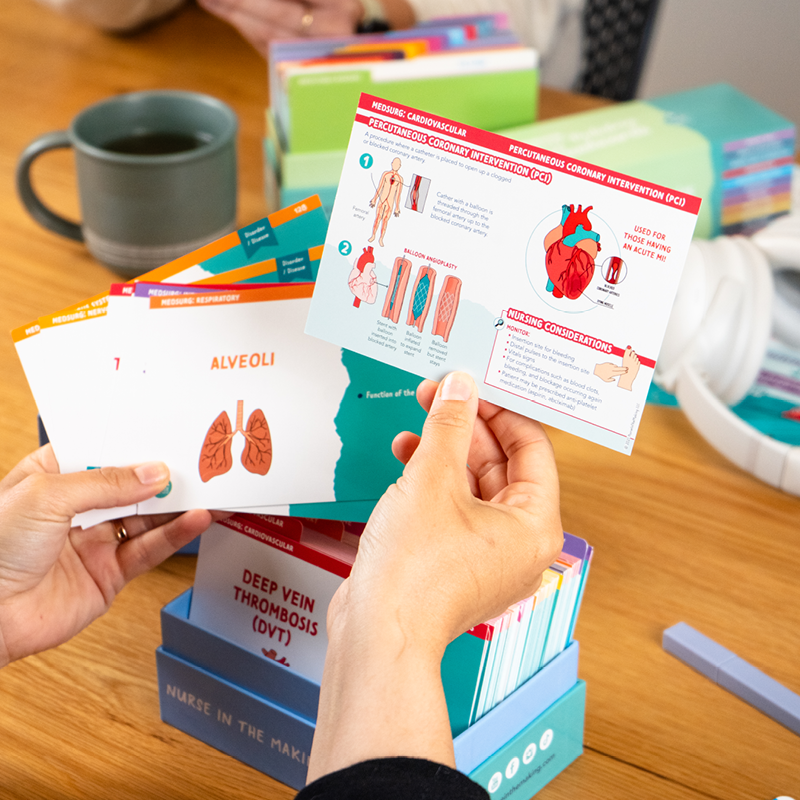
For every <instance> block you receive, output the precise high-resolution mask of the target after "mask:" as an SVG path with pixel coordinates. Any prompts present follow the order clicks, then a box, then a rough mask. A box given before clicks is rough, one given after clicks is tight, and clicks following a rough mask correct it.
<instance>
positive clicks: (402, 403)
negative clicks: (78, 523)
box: [104, 284, 424, 513]
mask: <svg viewBox="0 0 800 800" xmlns="http://www.w3.org/2000/svg"><path fill="white" fill-rule="evenodd" d="M312 291H313V285H311V284H293V285H285V286H274V287H268V288H266V287H265V288H252V289H247V290H245V289H241V290H240V289H236V290H233V289H231V290H228V291H223V292H210V293H207V294H182V295H179V296H158V297H151V298H150V299H149V300H148V301H147V302H148V307H147V312H146V314H144V315H142V314H137V323H136V327H135V333H136V337H137V350H138V352H139V354H140V358H141V361H140V362H139V363H140V364H141V366H142V368H141V369H139V370H133V371H132V372H131V373H130V374H128V375H127V376H126V382H125V383H124V384H122V385H121V387H120V391H119V392H117V393H116V394H118V395H119V397H120V398H124V399H121V400H120V402H119V403H118V404H115V405H114V406H113V407H112V409H111V416H110V417H109V425H108V431H107V435H106V447H105V449H104V462H105V463H107V464H124V463H136V462H138V461H141V460H144V459H160V460H163V461H165V462H166V463H167V464H169V466H170V471H171V476H172V483H171V487H170V489H169V491H168V492H167V493H166V494H165V495H164V496H161V497H157V498H154V499H152V500H149V501H147V502H145V503H141V504H139V506H138V510H139V512H140V513H151V512H162V511H164V512H166V511H181V510H185V509H187V508H194V507H204V508H249V507H270V506H281V505H289V504H303V503H330V502H333V501H340V500H344V501H355V500H376V499H377V498H379V497H380V496H381V495H382V494H383V492H384V491H385V490H386V487H387V486H388V485H389V484H391V483H392V482H394V481H395V480H396V479H397V478H398V477H399V475H400V473H401V471H402V466H401V465H400V463H399V462H397V461H396V459H395V458H394V456H393V455H392V453H391V441H392V439H393V438H394V436H395V435H396V434H397V433H398V432H400V430H414V431H418V430H419V429H420V427H421V422H422V419H423V418H424V414H423V413H422V411H421V409H420V408H419V406H418V404H417V402H416V395H415V390H416V384H417V380H416V379H415V378H414V377H413V376H411V375H408V374H406V373H402V372H400V371H398V370H396V369H394V368H390V367H387V366H385V365H381V364H378V363H377V362H374V361H373V360H371V359H367V358H364V357H363V356H359V355H357V354H353V353H348V352H346V351H342V350H341V349H340V348H338V347H336V346H333V345H330V344H328V343H324V342H320V341H319V340H317V339H314V338H313V337H309V336H305V335H304V334H303V325H304V323H305V319H306V317H307V314H308V306H309V302H310V296H311V294H312ZM131 420H135V423H134V424H131Z"/></svg>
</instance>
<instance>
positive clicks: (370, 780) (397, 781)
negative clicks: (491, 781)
mask: <svg viewBox="0 0 800 800" xmlns="http://www.w3.org/2000/svg"><path fill="white" fill-rule="evenodd" d="M488 797H489V795H488V793H487V792H486V791H485V790H484V789H483V788H481V787H480V786H478V784H477V783H475V782H474V781H472V780H470V779H469V778H468V777H467V776H466V775H464V774H462V773H461V772H458V771H457V770H454V769H452V768H451V767H447V766H445V765H444V764H437V763H436V762H434V761H427V760H425V759H422V758H376V759H373V760H371V761H361V762H360V763H358V764H353V766H351V767H347V768H346V769H341V770H339V771H338V772H331V773H330V774H329V775H323V776H322V777H321V778H319V779H318V780H316V781H314V782H313V783H311V784H309V785H308V786H306V787H305V789H301V790H300V792H299V793H298V794H297V796H296V798H295V800H488Z"/></svg>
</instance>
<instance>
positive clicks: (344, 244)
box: [339, 239, 353, 256]
mask: <svg viewBox="0 0 800 800" xmlns="http://www.w3.org/2000/svg"><path fill="white" fill-rule="evenodd" d="M339 252H340V253H341V254H342V255H343V256H349V255H350V253H352V252H353V245H351V244H350V242H348V241H347V239H342V241H341V242H339Z"/></svg>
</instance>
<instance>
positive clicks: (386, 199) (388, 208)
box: [368, 158, 403, 247]
mask: <svg viewBox="0 0 800 800" xmlns="http://www.w3.org/2000/svg"><path fill="white" fill-rule="evenodd" d="M401 164H402V162H401V161H400V159H399V158H395V159H394V160H393V161H392V168H391V169H390V170H386V172H384V173H383V174H382V175H381V179H380V180H379V181H378V187H377V188H376V189H375V194H374V195H373V197H372V200H370V201H369V207H370V208H374V209H375V221H374V222H373V223H372V236H371V237H370V238H369V239H368V241H369V242H374V241H375V236H376V235H377V232H378V227H379V226H380V229H381V233H380V237H379V239H378V244H379V245H380V246H381V247H383V237H384V236H385V235H386V228H387V226H388V225H389V218H390V217H391V216H392V213H394V215H395V216H396V217H399V216H400V196H401V193H402V191H403V178H402V176H401V175H400V172H399V170H400V167H401Z"/></svg>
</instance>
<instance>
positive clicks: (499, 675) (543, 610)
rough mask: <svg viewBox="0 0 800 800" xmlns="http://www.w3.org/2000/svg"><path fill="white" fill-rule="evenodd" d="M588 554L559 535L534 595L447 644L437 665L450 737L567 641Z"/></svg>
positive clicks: (589, 551)
mask: <svg viewBox="0 0 800 800" xmlns="http://www.w3.org/2000/svg"><path fill="white" fill-rule="evenodd" d="M592 552H593V551H592V548H591V547H589V545H587V543H586V542H585V541H584V540H583V539H579V538H578V537H576V536H572V535H570V534H568V533H567V534H564V549H563V550H562V552H561V555H560V556H559V557H558V559H557V560H556V562H555V563H554V564H552V565H551V566H550V568H549V569H547V570H546V571H545V573H544V575H543V576H542V585H541V587H540V588H539V589H538V590H537V592H536V593H535V594H534V595H533V596H531V597H528V598H527V599H525V600H523V601H522V602H520V603H518V604H517V605H515V606H512V607H511V608H509V609H508V610H507V611H506V612H505V614H503V615H502V616H500V617H497V618H496V619H493V620H489V621H488V622H486V623H485V624H483V625H479V626H478V627H476V628H473V629H472V630H470V631H468V632H467V633H464V634H462V635H461V636H459V637H458V639H456V640H454V641H453V642H451V644H450V645H449V646H448V648H447V650H446V651H445V655H444V658H443V660H442V681H443V683H444V688H445V697H446V699H447V710H448V712H449V714H450V724H451V726H452V729H453V734H454V735H458V734H459V733H461V732H462V731H464V730H466V729H467V728H468V727H469V726H470V725H471V724H473V723H474V722H475V721H476V720H478V719H480V718H481V717H483V716H484V715H485V714H486V713H487V712H489V711H491V710H492V709H493V708H494V707H495V706H496V705H498V703H500V702H502V701H503V700H505V698H506V697H508V696H509V695H510V694H511V693H512V692H513V691H515V690H516V689H518V688H519V687H520V686H521V685H522V684H523V683H525V681H527V680H528V679H529V678H531V677H532V676H533V675H535V674H536V673H537V672H538V671H539V670H540V669H541V668H542V667H544V666H545V665H546V664H548V663H549V662H550V661H552V659H553V658H555V657H556V656H557V655H558V654H559V653H561V652H562V651H563V650H564V648H565V647H567V645H568V644H569V643H570V642H571V641H572V634H573V631H574V628H575V622H576V620H577V616H578V609H579V607H580V601H581V598H582V596H583V589H584V586H585V582H586V575H587V573H588V571H589V564H590V563H591V558H592Z"/></svg>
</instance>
